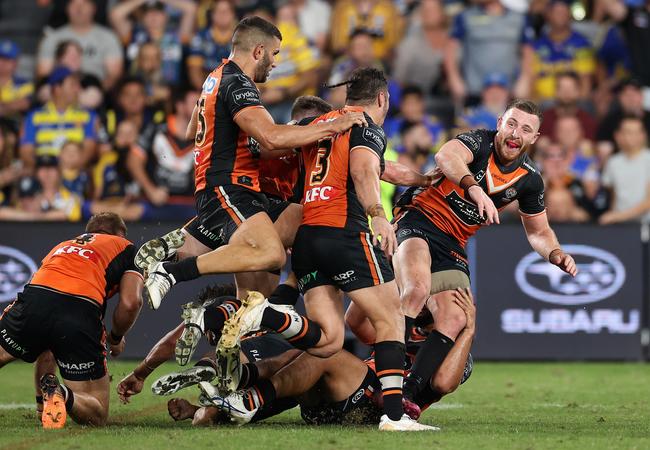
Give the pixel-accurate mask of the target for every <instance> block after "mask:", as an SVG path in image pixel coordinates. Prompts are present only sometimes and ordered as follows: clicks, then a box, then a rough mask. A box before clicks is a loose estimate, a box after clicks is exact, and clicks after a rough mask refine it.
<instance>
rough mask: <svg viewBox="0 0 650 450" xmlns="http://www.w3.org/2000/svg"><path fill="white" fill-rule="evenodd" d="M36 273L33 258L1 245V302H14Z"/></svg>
mask: <svg viewBox="0 0 650 450" xmlns="http://www.w3.org/2000/svg"><path fill="white" fill-rule="evenodd" d="M34 272H36V264H34V261H33V260H32V258H30V257H29V256H27V255H26V254H24V253H23V252H21V251H19V250H16V249H15V248H12V247H5V246H3V245H0V302H7V301H10V300H14V299H15V298H16V294H17V293H18V291H20V290H21V289H22V288H23V286H25V284H27V282H28V281H29V279H30V278H31V276H32V274H33V273H34Z"/></svg>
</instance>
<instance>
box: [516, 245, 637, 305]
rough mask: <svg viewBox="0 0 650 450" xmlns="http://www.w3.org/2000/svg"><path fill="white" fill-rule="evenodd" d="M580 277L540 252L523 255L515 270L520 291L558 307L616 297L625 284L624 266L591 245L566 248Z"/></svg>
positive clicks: (613, 257) (614, 257) (613, 256)
mask: <svg viewBox="0 0 650 450" xmlns="http://www.w3.org/2000/svg"><path fill="white" fill-rule="evenodd" d="M563 250H564V251H565V252H567V253H569V254H570V255H571V256H573V257H574V258H575V261H576V265H577V267H578V271H579V272H578V275H576V277H575V278H572V277H571V276H570V275H568V274H566V273H564V272H563V271H562V270H560V269H559V268H558V267H556V266H554V265H552V264H550V263H548V262H546V261H544V260H543V259H542V257H541V256H539V255H538V254H537V253H535V252H532V253H529V254H528V255H526V256H524V257H523V258H522V260H521V261H519V264H517V267H516V268H515V280H516V281H517V284H518V285H519V288H520V289H521V290H522V291H523V292H524V293H525V294H527V295H529V296H530V297H533V298H535V299H537V300H541V301H543V302H547V303H555V304H558V305H584V304H587V303H595V302H598V301H600V300H603V299H606V298H608V297H611V296H612V295H614V294H615V293H616V292H618V290H619V289H620V288H621V286H623V283H625V267H624V266H623V264H622V263H621V261H620V260H619V259H618V258H617V257H616V256H615V255H613V254H611V253H609V252H607V251H605V250H602V249H600V248H596V247H591V246H588V245H567V246H565V247H563Z"/></svg>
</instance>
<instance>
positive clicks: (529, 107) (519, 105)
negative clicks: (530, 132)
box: [506, 98, 543, 124]
mask: <svg viewBox="0 0 650 450" xmlns="http://www.w3.org/2000/svg"><path fill="white" fill-rule="evenodd" d="M513 108H514V109H518V110H519V111H523V112H525V113H528V114H534V115H536V116H537V118H538V119H539V123H540V124H541V123H542V117H543V116H542V110H541V109H540V108H539V106H537V103H535V102H531V101H530V100H522V99H518V98H516V99H514V100H511V101H510V103H508V106H506V111H510V110H511V109H513Z"/></svg>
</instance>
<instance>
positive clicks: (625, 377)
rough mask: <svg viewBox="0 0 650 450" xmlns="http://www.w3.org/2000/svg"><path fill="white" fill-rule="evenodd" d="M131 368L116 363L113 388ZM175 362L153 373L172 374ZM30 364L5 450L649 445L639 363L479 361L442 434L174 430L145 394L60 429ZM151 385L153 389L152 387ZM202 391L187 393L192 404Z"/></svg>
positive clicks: (5, 397) (6, 426) (289, 417)
mask: <svg viewBox="0 0 650 450" xmlns="http://www.w3.org/2000/svg"><path fill="white" fill-rule="evenodd" d="M133 365H134V363H131V362H120V363H112V364H111V373H112V375H113V383H112V385H111V389H112V390H114V387H115V385H116V383H117V381H119V379H121V378H122V377H123V376H124V375H125V374H126V373H127V372H128V371H129V370H130V368H131V367H132V366H133ZM174 367H175V366H174V365H173V364H169V365H167V366H163V367H162V368H160V369H159V370H158V371H156V372H155V373H154V374H153V375H152V377H151V379H150V381H153V380H154V379H155V378H157V376H158V375H161V374H163V373H165V372H166V371H169V370H173V369H174ZM31 380H32V373H31V366H29V365H27V364H23V363H14V364H11V365H9V366H7V367H5V368H4V369H2V371H0V448H2V449H5V448H6V449H12V450H19V449H28V448H48V449H63V448H65V449H86V448H92V449H111V450H112V449H116V448H118V449H119V448H125V449H126V448H129V449H131V448H135V449H156V450H161V449H166V448H174V449H183V448H192V449H200V448H208V447H209V448H216V449H220V448H224V449H239V448H246V449H257V448H265V449H276V448H277V449H280V448H281V449H293V448H299V449H301V450H304V449H308V448H318V449H337V450H338V449H365V448H369V449H370V448H373V449H374V448H378V449H384V448H386V449H391V450H393V449H397V450H411V449H417V448H426V449H434V448H442V449H454V450H458V449H488V448H494V449H510V448H513V449H558V448H570V449H587V448H603V449H605V448H607V449H611V448H621V449H648V448H650V366H648V365H642V364H584V363H551V364H532V363H527V364H523V363H521V364H505V363H478V364H476V366H475V368H474V374H473V375H472V378H471V379H470V380H469V381H468V383H467V384H466V385H464V386H463V387H461V389H459V391H458V392H456V393H455V394H452V395H451V396H449V397H448V398H446V399H444V400H443V401H442V402H441V404H440V405H438V406H437V407H436V408H433V409H431V410H429V411H427V412H426V413H425V414H424V415H423V418H422V420H423V421H424V422H425V423H431V424H436V425H438V426H440V427H441V428H442V430H441V431H439V432H436V433H418V434H388V433H381V434H380V433H378V432H376V431H375V428H374V427H360V428H346V427H309V426H306V425H304V424H303V423H302V422H301V420H300V416H299V414H298V412H297V410H293V411H289V412H286V413H284V414H283V415H281V416H278V417H275V418H272V419H270V420H268V421H266V422H264V423H262V424H257V425H252V426H250V427H244V428H234V427H224V428H221V429H217V428H213V429H206V428H203V429H192V428H191V427H190V423H189V422H183V423H174V422H173V421H172V420H171V419H170V418H169V416H168V415H167V411H166V401H167V398H161V397H155V396H153V395H152V394H150V391H145V392H144V393H142V394H140V395H139V396H137V397H135V398H134V400H133V401H132V403H131V404H130V405H127V406H124V405H121V404H119V403H118V402H117V398H116V396H115V394H114V392H112V396H111V402H112V404H111V418H110V424H109V426H107V427H106V428H103V429H92V428H87V427H80V426H77V425H75V424H73V423H71V422H69V423H70V425H69V426H66V428H65V429H63V430H57V431H48V432H45V431H44V430H42V429H41V428H40V427H39V424H37V422H36V419H35V413H34V412H33V408H32V405H31V402H32V401H33V388H32V381H31ZM148 387H149V386H147V389H148ZM197 392H198V390H196V388H191V389H188V390H187V391H185V393H184V394H185V396H186V397H187V398H195V397H196V394H197Z"/></svg>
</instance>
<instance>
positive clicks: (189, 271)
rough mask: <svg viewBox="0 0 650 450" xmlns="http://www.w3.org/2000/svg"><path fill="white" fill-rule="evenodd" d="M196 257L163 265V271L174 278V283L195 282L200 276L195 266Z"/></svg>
mask: <svg viewBox="0 0 650 450" xmlns="http://www.w3.org/2000/svg"><path fill="white" fill-rule="evenodd" d="M196 258H197V257H196V256H193V257H191V258H185V259H183V260H182V261H178V262H166V263H163V267H164V268H165V270H166V271H167V272H168V273H169V274H170V275H172V276H173V277H174V279H175V280H176V282H177V283H178V282H181V281H190V280H195V279H197V278H199V277H200V276H201V274H200V273H199V268H198V266H197V265H196Z"/></svg>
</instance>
